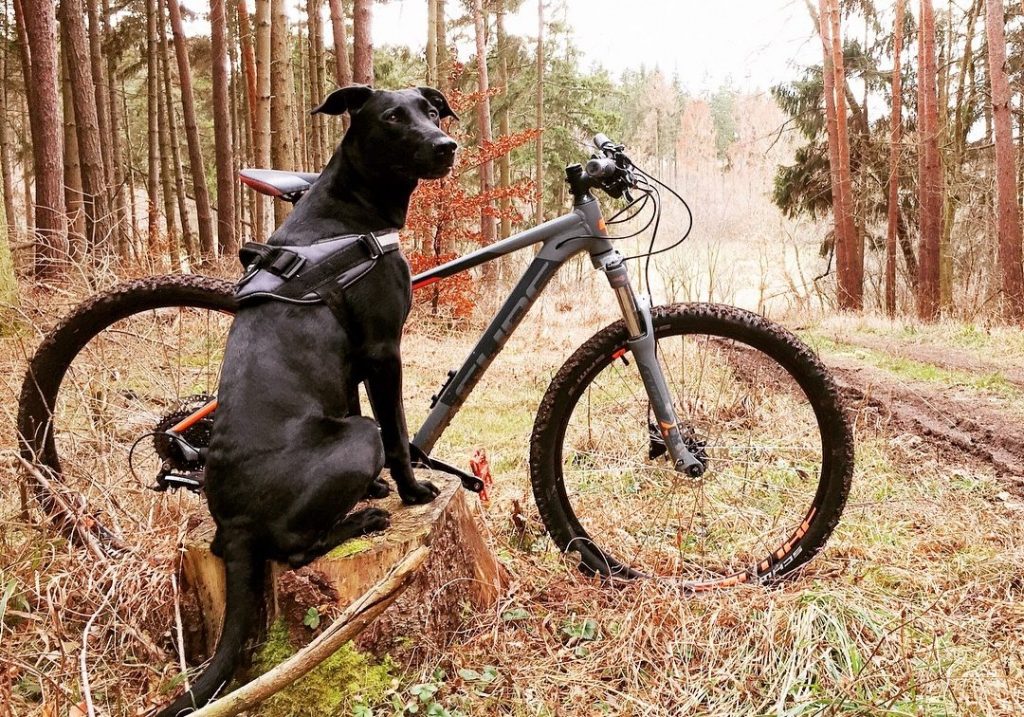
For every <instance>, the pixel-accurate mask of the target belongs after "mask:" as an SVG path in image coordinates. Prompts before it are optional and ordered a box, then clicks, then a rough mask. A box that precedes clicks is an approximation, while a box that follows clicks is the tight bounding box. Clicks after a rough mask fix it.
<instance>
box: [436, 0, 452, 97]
mask: <svg viewBox="0 0 1024 717" xmlns="http://www.w3.org/2000/svg"><path fill="white" fill-rule="evenodd" d="M434 1H435V3H436V4H437V10H436V12H435V15H434V19H435V22H436V23H437V24H436V25H434V43H435V45H436V47H435V48H434V52H435V53H436V55H437V87H438V88H439V89H442V90H447V89H448V75H449V73H450V72H451V67H450V66H449V64H448V23H447V21H446V19H445V14H444V12H445V11H444V0H434Z"/></svg>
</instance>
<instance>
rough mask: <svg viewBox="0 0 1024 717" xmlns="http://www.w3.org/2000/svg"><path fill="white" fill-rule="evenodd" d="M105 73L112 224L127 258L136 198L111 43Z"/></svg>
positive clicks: (106, 20) (106, 23)
mask: <svg viewBox="0 0 1024 717" xmlns="http://www.w3.org/2000/svg"><path fill="white" fill-rule="evenodd" d="M110 35H111V32H110V0H103V36H104V37H105V38H109V37H110ZM102 50H103V48H102V47H101V51H102ZM105 74H106V78H107V90H106V96H107V103H108V106H109V112H110V145H109V146H110V152H111V158H110V164H111V167H112V170H113V173H112V175H111V178H110V179H111V181H112V182H113V187H112V188H111V192H110V211H111V224H112V225H113V226H114V239H115V242H116V248H117V255H118V256H119V257H120V258H121V259H122V260H125V261H127V260H128V258H129V250H128V245H129V242H130V241H131V235H132V234H133V232H134V231H135V225H134V223H131V222H130V212H129V210H128V201H134V197H126V196H125V171H124V165H125V159H124V144H123V143H122V140H121V127H122V126H123V125H124V122H125V119H124V117H123V116H122V114H121V102H120V100H119V98H118V93H117V75H118V72H117V57H116V56H115V54H114V52H113V51H112V50H110V43H109V42H107V51H106V73H105Z"/></svg>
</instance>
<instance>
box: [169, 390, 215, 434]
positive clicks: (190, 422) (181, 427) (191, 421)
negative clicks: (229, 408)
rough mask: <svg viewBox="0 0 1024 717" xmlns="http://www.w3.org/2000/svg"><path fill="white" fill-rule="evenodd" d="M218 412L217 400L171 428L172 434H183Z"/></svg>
mask: <svg viewBox="0 0 1024 717" xmlns="http://www.w3.org/2000/svg"><path fill="white" fill-rule="evenodd" d="M216 410H217V399H216V398H215V399H213V400H212V401H210V402H209V403H207V404H206V405H205V406H203V407H202V408H200V409H199V410H198V411H196V412H195V413H193V414H192V415H191V416H185V417H184V418H183V419H181V420H180V421H179V422H178V423H177V425H175V426H174V427H173V428H171V433H182V432H183V431H187V430H188V429H189V428H191V427H192V426H194V425H195V424H197V423H199V422H200V421H201V420H203V419H204V418H206V417H207V416H209V415H210V414H211V413H213V412H214V411H216Z"/></svg>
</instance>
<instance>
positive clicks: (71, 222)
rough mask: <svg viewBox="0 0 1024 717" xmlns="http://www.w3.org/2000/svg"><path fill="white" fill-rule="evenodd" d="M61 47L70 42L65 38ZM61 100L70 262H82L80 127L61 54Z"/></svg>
mask: <svg viewBox="0 0 1024 717" xmlns="http://www.w3.org/2000/svg"><path fill="white" fill-rule="evenodd" d="M65 34H66V33H65V32H62V33H61V35H62V38H61V45H62V46H63V47H64V48H66V47H67V46H68V44H69V43H68V42H67V41H66V40H65V39H64V38H63V36H64V35H65ZM60 70H61V82H60V87H61V99H62V100H63V101H62V109H63V111H64V207H65V209H66V210H67V213H68V214H67V221H68V258H69V259H70V260H71V261H72V262H76V261H80V260H81V259H82V258H84V257H85V255H86V249H85V208H84V207H83V206H82V162H81V160H80V159H79V156H78V127H76V126H75V103H74V100H72V99H71V75H70V73H69V72H68V53H67V51H66V50H62V51H61V52H60Z"/></svg>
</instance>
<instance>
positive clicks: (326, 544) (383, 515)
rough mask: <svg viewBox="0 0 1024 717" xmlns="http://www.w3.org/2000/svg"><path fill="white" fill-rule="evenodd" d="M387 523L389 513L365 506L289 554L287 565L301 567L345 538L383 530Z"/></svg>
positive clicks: (330, 549)
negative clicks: (299, 551)
mask: <svg viewBox="0 0 1024 717" xmlns="http://www.w3.org/2000/svg"><path fill="white" fill-rule="evenodd" d="M389 525H391V515H390V514H389V513H388V512H387V511H386V510H381V509H380V508H366V509H365V510H358V511H356V512H355V513H350V514H349V515H346V516H345V518H344V519H343V520H341V521H339V522H338V524H337V525H335V526H334V527H333V528H332V529H331V531H330V532H329V533H328V534H327V535H326V536H324V538H323V539H321V540H318V541H317V542H316V543H314V544H313V545H312V546H310V547H309V548H308V549H306V550H304V551H303V552H301V553H296V554H295V555H289V556H288V565H289V566H290V567H291V568H293V569H294V568H301V567H302V566H303V565H308V564H309V563H311V562H313V561H314V560H316V559H317V558H319V557H320V556H322V555H326V554H327V553H329V552H331V551H332V550H334V549H335V548H336V547H338V546H339V545H341V544H342V543H344V542H345V541H346V540H351V539H352V538H358V537H359V536H361V535H366V534H367V533H375V532H377V531H380V530H384V529H386V528H387V527H388V526H389Z"/></svg>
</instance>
